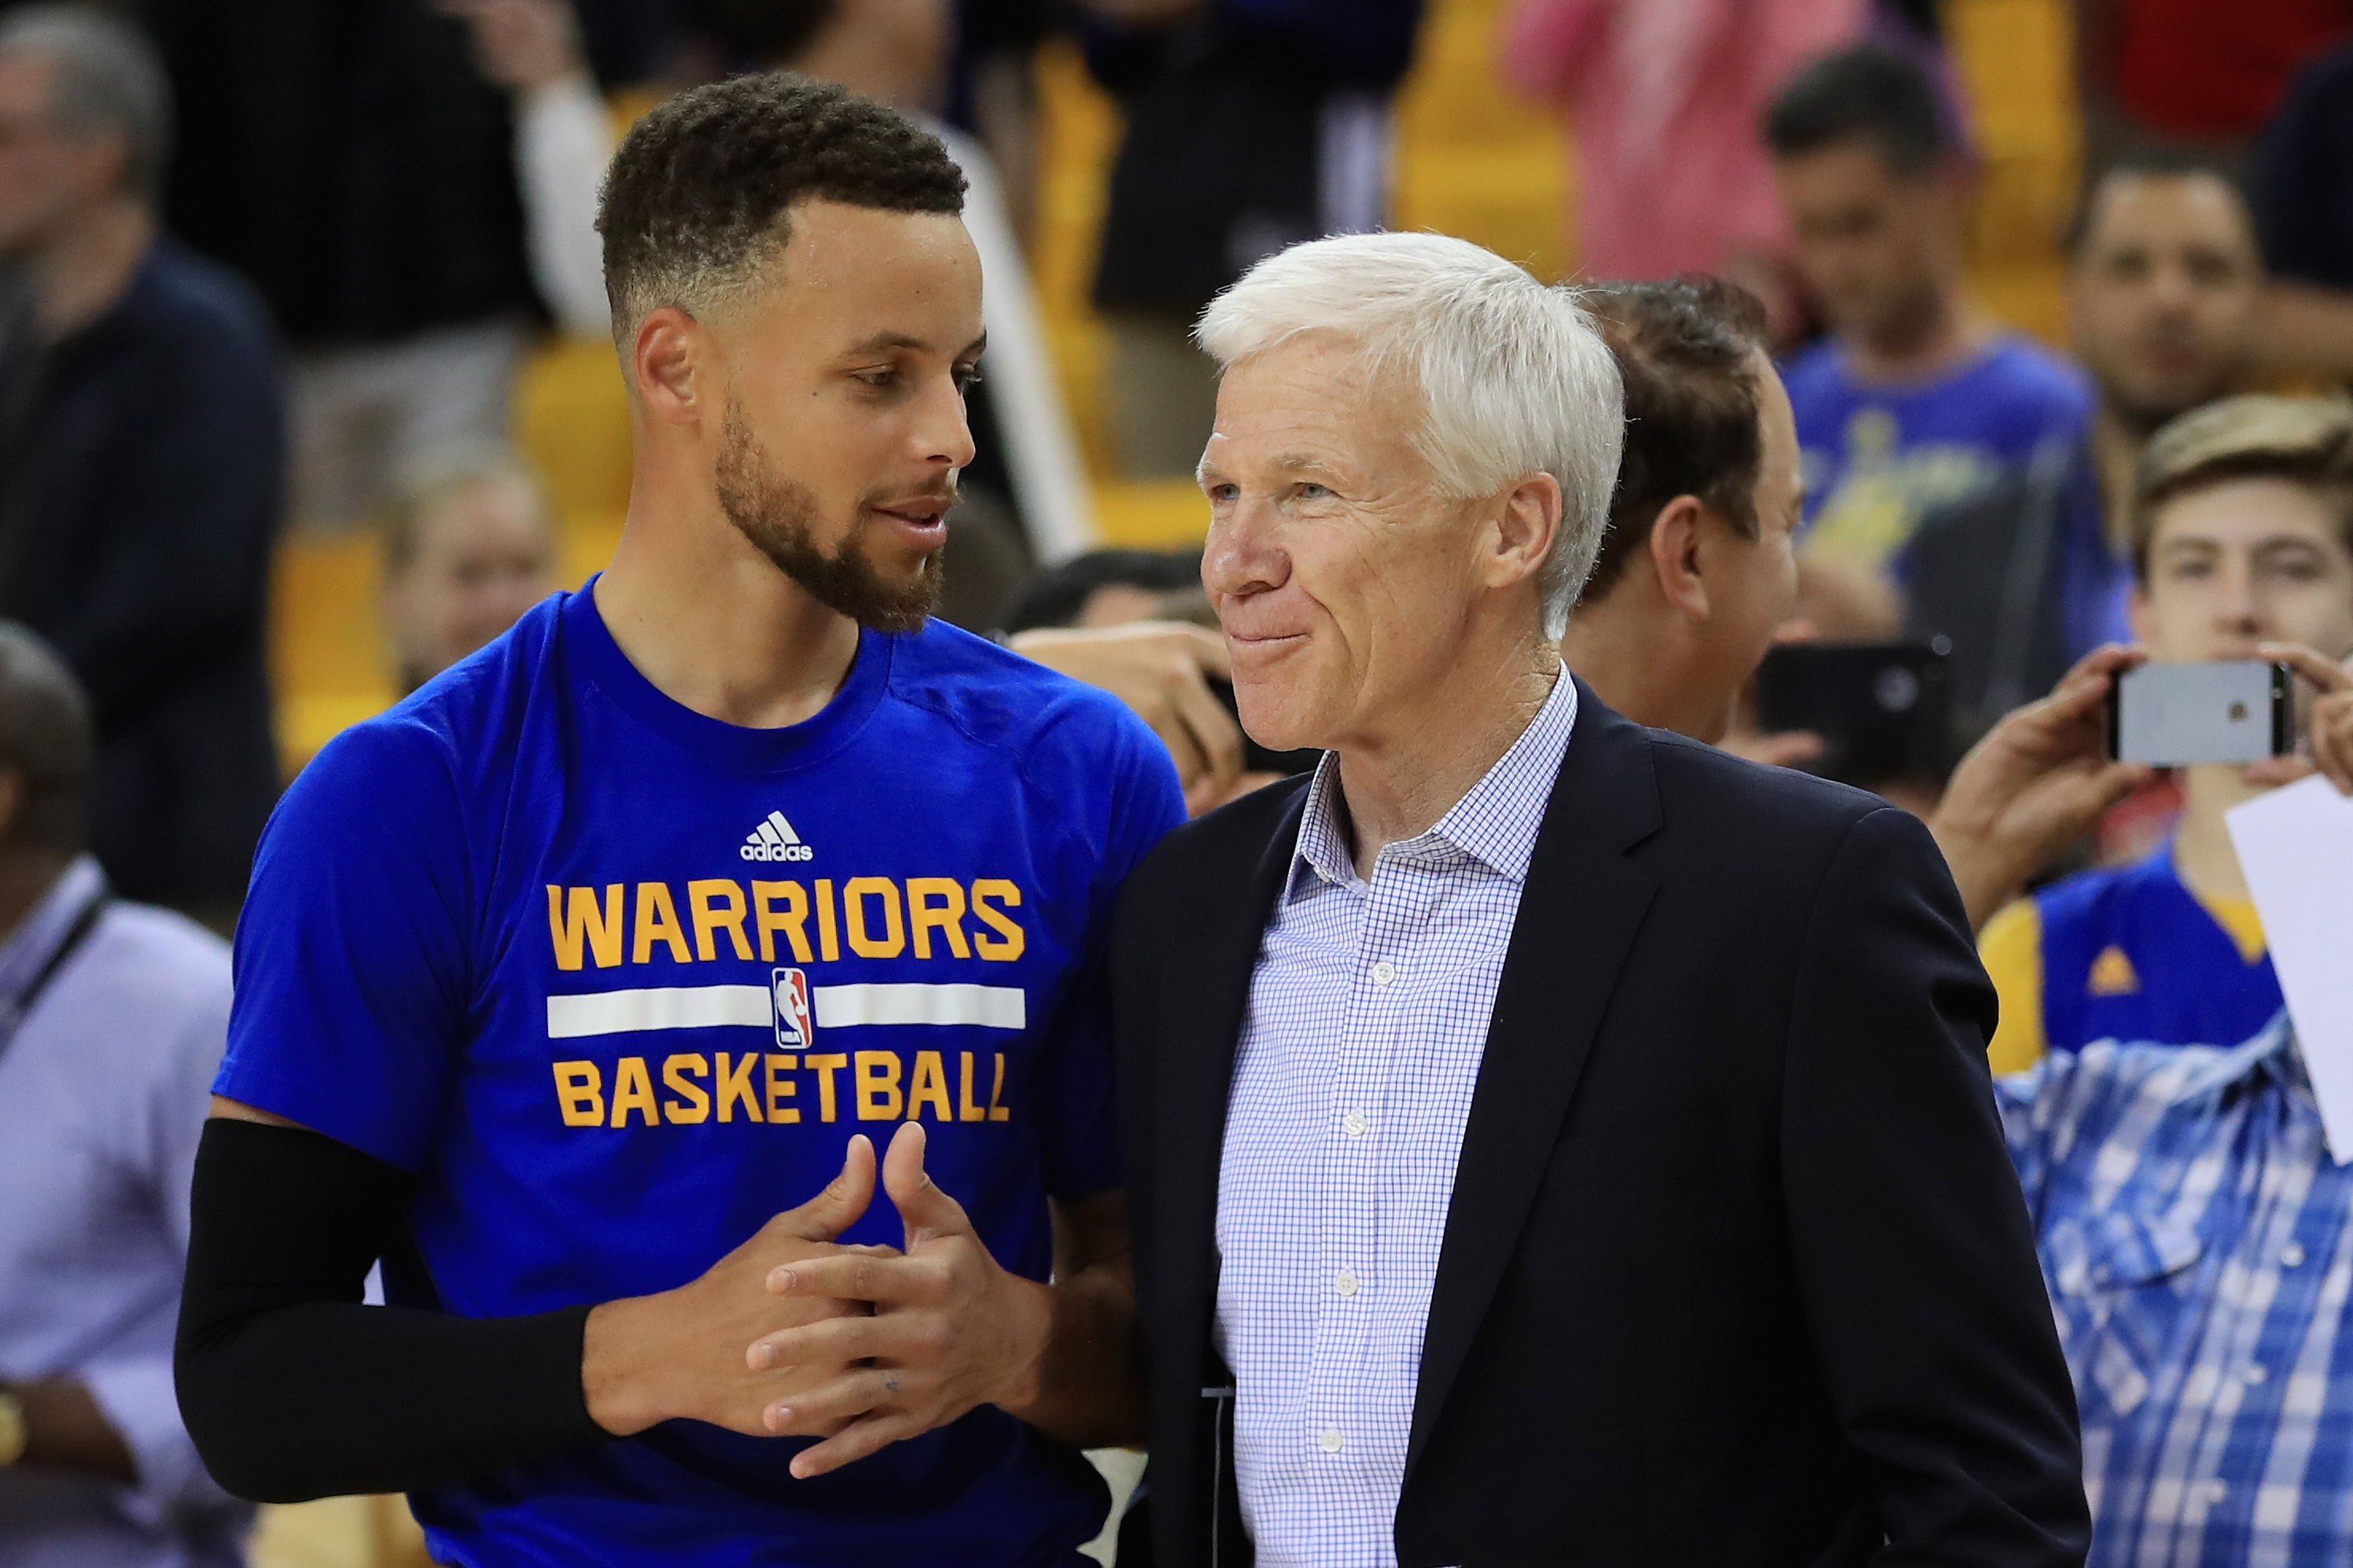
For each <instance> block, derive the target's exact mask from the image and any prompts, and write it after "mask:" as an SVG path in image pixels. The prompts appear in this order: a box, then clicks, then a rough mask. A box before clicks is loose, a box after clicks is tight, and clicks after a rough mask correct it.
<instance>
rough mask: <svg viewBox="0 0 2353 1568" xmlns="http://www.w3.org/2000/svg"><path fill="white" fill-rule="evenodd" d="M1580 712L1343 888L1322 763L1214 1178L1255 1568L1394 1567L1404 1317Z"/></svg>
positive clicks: (1428, 1265)
mask: <svg viewBox="0 0 2353 1568" xmlns="http://www.w3.org/2000/svg"><path fill="white" fill-rule="evenodd" d="M1576 721H1577V686H1576V683H1575V682H1574V681H1572V680H1570V679H1568V677H1567V673H1566V672H1565V671H1564V672H1563V673H1562V675H1561V677H1560V679H1559V681H1558V683H1557V684H1556V685H1555V686H1554V688H1553V691H1552V695H1551V696H1550V697H1548V698H1547V699H1546V700H1545V703H1544V706H1543V707H1542V708H1541V709H1540V710H1538V711H1537V713H1536V716H1535V720H1534V721H1532V722H1531V723H1530V724H1529V726H1528V728H1527V729H1526V730H1525V731H1523V732H1522V734H1521V736H1520V738H1519V739H1518V740H1517V741H1515V742H1513V744H1512V746H1511V749H1510V750H1508V751H1507V752H1504V755H1503V758H1502V759H1501V760H1500V761H1498V762H1497V763H1495V765H1494V766H1493V768H1492V769H1490V770H1489V771H1488V773H1487V774H1486V776H1485V777H1483V778H1482V779H1481V780H1480V781H1479V782H1478V783H1477V784H1474V785H1473V786H1472V789H1471V792H1470V793H1469V794H1468V795H1464V796H1463V797H1462V798H1461V801H1459V802H1457V803H1456V805H1454V807H1453V809H1452V810H1451V811H1449V812H1448V813H1447V814H1446V815H1445V816H1442V817H1440V819H1439V821H1438V823H1437V825H1436V826H1433V827H1431V828H1430V831H1429V832H1427V833H1425V834H1423V835H1421V836H1420V837H1418V838H1410V839H1408V840H1406V841H1404V842H1403V843H1399V844H1392V845H1389V846H1388V847H1386V848H1384V849H1382V850H1381V852H1380V856H1379V858H1378V860H1377V862H1376V863H1375V865H1374V868H1373V876H1372V879H1371V880H1370V881H1369V882H1367V881H1366V880H1365V879H1362V878H1360V877H1358V876H1357V875H1356V865H1355V858H1354V857H1353V856H1352V855H1351V853H1350V851H1349V847H1348V836H1347V833H1346V832H1345V829H1344V828H1343V827H1342V826H1341V824H1340V821H1339V818H1338V807H1339V803H1338V802H1337V801H1336V800H1335V798H1334V796H1335V791H1336V789H1337V787H1338V783H1339V778H1338V769H1337V764H1336V763H1335V759H1333V758H1332V757H1329V756H1327V757H1325V758H1324V763H1323V764H1322V765H1321V766H1320V767H1319V768H1317V770H1316V773H1315V778H1314V782H1313V784H1312V785H1311V786H1310V788H1309V790H1308V792H1307V803H1306V807H1305V811H1304V813H1303V816H1302V817H1301V819H1300V824H1299V847H1298V851H1297V855H1296V857H1295V858H1294V859H1293V863H1292V868H1291V877H1290V880H1289V882H1288V883H1287V884H1286V886H1285V889H1284V892H1283V895H1282V898H1281V899H1280V900H1277V902H1276V905H1275V908H1274V912H1273V916H1272V918H1271V920H1270V921H1268V923H1267V929H1266V934H1265V937H1264V939H1263V941H1262V942H1261V946H1260V948H1259V957H1258V967H1257V969H1256V970H1255V972H1254V973H1252V975H1251V977H1250V1011H1249V1013H1248V1014H1247V1015H1246V1016H1245V1017H1244V1019H1243V1022H1242V1037H1241V1045H1240V1054H1239V1055H1238V1057H1237V1058H1236V1059H1235V1063H1234V1081H1233V1093H1232V1097H1231V1100H1230V1103H1229V1109H1228V1111H1227V1115H1226V1142H1225V1156H1224V1163H1223V1165H1222V1167H1221V1169H1220V1171H1219V1179H1218V1253H1219V1260H1220V1272H1219V1279H1218V1335H1219V1351H1220V1352H1222V1353H1223V1354H1224V1356H1225V1358H1226V1363H1227V1364H1228V1365H1229V1366H1230V1367H1232V1369H1233V1371H1234V1375H1235V1383H1236V1386H1237V1389H1238V1391H1239V1392H1238V1394H1237V1397H1236V1403H1235V1410H1234V1468H1235V1473H1236V1476H1237V1478H1238V1479H1239V1481H1240V1489H1241V1505H1242V1516H1243V1519H1244V1520H1245V1521H1246V1522H1247V1523H1248V1525H1249V1527H1250V1539H1251V1542H1252V1543H1253V1544H1254V1545H1255V1547H1256V1549H1257V1554H1258V1561H1259V1562H1260V1563H1261V1564H1263V1565H1265V1568H1282V1565H1283V1564H1290V1563H1315V1564H1319V1565H1321V1564H1331V1565H1335V1568H1336V1565H1339V1564H1352V1565H1353V1564H1359V1563H1362V1564H1378V1565H1382V1568H1388V1565H1390V1564H1394V1563H1396V1562H1397V1549H1396V1545H1395V1539H1394V1529H1395V1521H1396V1516H1397V1504H1398V1489H1399V1488H1400V1487H1401V1486H1402V1485H1403V1483H1404V1479H1405V1451H1406V1440H1407V1436H1408V1435H1409V1432H1410V1430H1411V1427H1412V1425H1413V1397H1414V1384H1415V1381H1416V1379H1417V1378H1418V1377H1419V1374H1420V1370H1421V1335H1422V1328H1423V1325H1424V1323H1425V1321H1427V1320H1428V1318H1429V1315H1430V1286H1431V1283H1432V1281H1433V1280H1434V1279H1435V1278H1436V1276H1437V1273H1438V1253H1439V1247H1440V1243H1441V1242H1443V1240H1444V1239H1445V1234H1446V1210H1447V1205H1448V1204H1449V1203H1450V1202H1451V1200H1452V1198H1453V1195H1454V1164H1455V1159H1456V1156H1457V1155H1458V1154H1460V1153H1461V1148H1462V1129H1463V1127H1464V1125H1465V1123H1466V1122H1468V1121H1469V1120H1470V1116H1471V1095H1472V1089H1473V1088H1475V1087H1476V1085H1477V1082H1478V1077H1479V1062H1480V1058H1481V1057H1482V1055H1483V1054H1484V1053H1485V1050H1486V1046H1487V1021H1488V1017H1489V1016H1490V1015H1491V1014H1492V1013H1493V1010H1494V1005H1495V984H1496V982H1497V981H1498V980H1499V979H1500V978H1501V977H1502V974H1503V969H1504V950H1505V949H1506V948H1507V947H1509V945H1510V943H1511V939H1512V921H1513V919H1514V917H1515V916H1516V915H1517V914H1518V913H1519V908H1520V889H1521V887H1522V885H1523V883H1524V882H1525V879H1526V877H1527V869H1528V858H1529V856H1530V854H1531V853H1532V852H1533V851H1534V850H1535V840H1536V828H1537V826H1538V825H1539V824H1540V823H1541V822H1542V820H1543V817H1544V812H1545V806H1546V803H1547V802H1548V801H1549V800H1550V798H1551V795H1552V787H1553V780H1554V775H1555V774H1556V773H1558V772H1559V770H1560V763H1561V757H1562V755H1563V753H1564V752H1566V751H1567V747H1568V737H1569V731H1570V730H1571V729H1572V728H1573V727H1574V725H1575V724H1576Z"/></svg>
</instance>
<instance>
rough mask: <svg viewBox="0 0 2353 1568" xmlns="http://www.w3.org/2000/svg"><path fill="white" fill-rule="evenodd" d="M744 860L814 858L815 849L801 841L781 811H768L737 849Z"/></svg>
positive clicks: (815, 856)
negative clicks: (740, 847)
mask: <svg viewBox="0 0 2353 1568" xmlns="http://www.w3.org/2000/svg"><path fill="white" fill-rule="evenodd" d="M739 853H740V854H742V856H743V857H744V859H746V860H814V859H816V858H817V851H815V850H814V849H811V848H810V847H808V846H807V845H806V844H804V843H802V842H801V836H800V835H799V834H797V833H795V832H794V831H793V825H792V824H791V823H789V822H786V820H785V814H784V813H783V812H781V811H772V812H770V813H768V816H767V819H766V820H765V821H764V822H762V823H761V824H760V826H757V827H755V828H754V829H753V830H752V833H751V836H750V837H747V838H745V839H744V847H743V849H742V850H740V851H739Z"/></svg>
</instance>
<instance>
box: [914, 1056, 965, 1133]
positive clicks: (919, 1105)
mask: <svg viewBox="0 0 2353 1568" xmlns="http://www.w3.org/2000/svg"><path fill="white" fill-rule="evenodd" d="M926 1105H929V1106H932V1107H934V1110H933V1111H932V1120H933V1121H955V1113H954V1112H953V1111H951V1110H948V1069H947V1067H946V1064H944V1062H942V1061H941V1060H940V1053H939V1052H937V1051H917V1052H916V1053H915V1076H914V1077H913V1078H911V1079H908V1080H907V1120H908V1121H922V1120H923V1107H924V1106H926Z"/></svg>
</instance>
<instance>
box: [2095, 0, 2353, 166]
mask: <svg viewBox="0 0 2353 1568" xmlns="http://www.w3.org/2000/svg"><path fill="white" fill-rule="evenodd" d="M2348 33H2353V0H2075V58H2076V66H2077V71H2078V74H2079V75H2080V76H2081V77H2082V79H2083V100H2084V167H2085V170H2086V172H2087V173H2088V174H2094V175H2096V174H2099V173H2101V172H2103V171H2105V169H2106V168H2107V167H2108V165H2109V164H2110V163H2114V162H2116V161H2117V160H2119V159H2125V158H2131V157H2135V156H2146V155H2147V154H2149V153H2167V152H2170V153H2193V154H2195V155H2197V156H2199V157H2200V158H2203V159H2205V160H2207V161H2209V162H2211V163H2213V164H2214V165H2215V166H2216V167H2218V168H2220V169H2221V170H2222V171H2223V172H2225V173H2226V174H2237V173H2239V171H2240V168H2241V165H2242V160H2243V159H2244V158H2245V156H2246V153H2247V147H2248V143H2249V142H2250V141H2251V140H2252V139H2253V136H2254V134H2255V132H2256V130H2257V129H2258V128H2259V127H2260V126H2261V125H2262V124H2263V121H2264V120H2265V119H2266V118H2268V117H2269V116H2270V114H2271V113H2272V111H2273V110H2274V108H2275V107H2276V106H2277V105H2278V103H2279V100H2280V95H2281V92H2282V90H2283V89H2284V85H2285V83H2286V81H2287V79H2288V77H2289V75H2290V73H2291V72H2293V71H2294V70H2295V68H2296V67H2297V66H2299V65H2301V64H2302V63H2303V62H2304V61H2305V60H2306V59H2308V58H2311V57H2312V56H2313V55H2315V54H2316V53H2317V52H2319V51H2320V50H2322V49H2325V48H2327V47H2329V46H2330V45H2331V44H2333V43H2336V42H2337V40H2339V39H2341V38H2343V37H2345V36H2346V35H2347V34H2348Z"/></svg>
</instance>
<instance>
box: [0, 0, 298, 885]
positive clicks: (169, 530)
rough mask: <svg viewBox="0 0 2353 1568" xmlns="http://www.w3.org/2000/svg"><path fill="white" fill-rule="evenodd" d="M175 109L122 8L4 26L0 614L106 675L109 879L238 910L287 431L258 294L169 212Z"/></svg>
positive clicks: (104, 855)
mask: <svg viewBox="0 0 2353 1568" xmlns="http://www.w3.org/2000/svg"><path fill="white" fill-rule="evenodd" d="M171 117H172V111H171V96H170V91H169V89H168V88H167V87H166V85H165V82H164V75H163V72H162V70H161V68H160V67H159V66H158V65H157V63H156V60H155V58H154V56H153V52H152V51H151V50H150V49H149V47H148V46H147V45H146V43H145V42H144V40H143V39H142V37H140V35H139V34H137V33H136V32H134V31H133V30H132V29H131V28H129V27H128V26H124V25H123V24H121V23H120V22H117V21H114V20H112V19H111V18H108V17H106V16H100V15H97V14H94V13H92V12H90V11H88V10H83V9H79V8H75V7H70V6H64V5H37V6H27V7H24V8H21V9H18V10H16V11H14V12H11V13H10V14H9V15H8V16H7V17H6V18H5V20H0V260H5V264H6V267H7V271H8V276H7V280H6V284H5V289H6V303H5V307H0V323H4V324H0V614H5V615H9V616H16V617H18V618H20V619H22V620H23V621H24V622H26V624H27V625H28V626H32V627H33V628H34V629H35V630H37V632H39V633H40V634H41V635H42V636H43V637H47V639H48V640H49V641H50V642H51V643H53V644H54V645H55V646H56V647H58V650H59V651H60V652H61V653H62V654H63V655H64V656H65V658H66V660H67V662H68V663H69V665H71V666H72V668H73V671H74V673H75V675H76V676H77V677H79V679H80V680H81V682H82V684H83V685H84V686H85V687H86V688H88V689H89V691H90V699H91V704H92V708H93V710H94V714H95V718H96V721H97V730H98V739H99V764H98V772H97V776H96V778H95V780H94V783H93V788H92V791H91V799H90V823H91V826H92V832H93V836H94V840H95V842H94V847H95V849H96V851H97V853H98V857H99V859H100V862H101V864H103V865H104V867H105V868H106V872H107V875H108V877H109V879H111V881H112V883H113V885H114V887H115V888H116V889H117V890H118V891H121V892H122V893H124V894H127V895H129V896H131V897H134V898H138V899H142V900H151V901H154V902H159V903H167V904H171V905H174V906H176V907H178V908H181V909H184V910H189V911H190V912H192V913H195V914H197V915H199V916H200V917H202V918H205V919H206V920H208V921H212V922H214V923H216V924H226V922H227V921H228V920H229V919H231V918H233V916H234V914H235V911H236V909H237V902H238V900H239V899H240V898H241V897H242V895H243V892H244V888H245V879H246V873H247V870H248V868H249V866H250V864H251V860H252V855H253V846H254V843H255V840H256V839H257V838H258V837H259V834H260V830H261V825H262V822H263V820H264V819H265V818H266V817H267V816H268V815H269V807H270V805H271V803H272V802H273V801H274V799H275V798H276V795H277V784H278V765H277V758H276V755H275V751H274V748H273V745H272V741H271V734H270V722H269V685H268V678H267V671H266V668H265V663H264V652H263V616H264V612H265V608H266V605H267V599H268V589H269V547H270V542H271V537H272V535H273V533H274V532H275V531H276V528H277V524H278V519H279V512H280V484H281V479H280V475H281V471H282V468H283V466H284V443H283V435H282V430H281V413H280V399H279V391H278V383H277V373H276V365H275V355H274V351H273V347H272V343H271V338H270V331H269V323H268V317H267V316H266V314H265V313H264V310H263V308H262V305H261V303H260V301H259V300H257V299H256V298H255V297H254V295H253V293H252V291H251V290H250V289H248V288H247V286H246V285H245V284H244V283H242V282H241V281H239V280H238V279H237V278H236V277H235V276H234V275H233V274H231V273H229V272H228V271H227V270H226V269H224V268H221V267H219V266H217V265H216V264H214V263H212V262H210V261H207V260H206V259H204V258H200V257H198V256H196V255H195V253H193V252H192V251H190V250H188V249H186V248H185V247H183V246H181V245H180V244H179V243H178V242H176V241H175V240H174V239H172V238H171V237H168V236H166V235H164V233H163V232H162V230H161V228H160V226H159V224H158V222H157V218H156V202H157V198H158V194H159V192H160V190H161V188H162V184H163V177H164V166H165V163H166V159H167V156H168V153H169V141H170V133H169V126H170V123H171Z"/></svg>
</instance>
